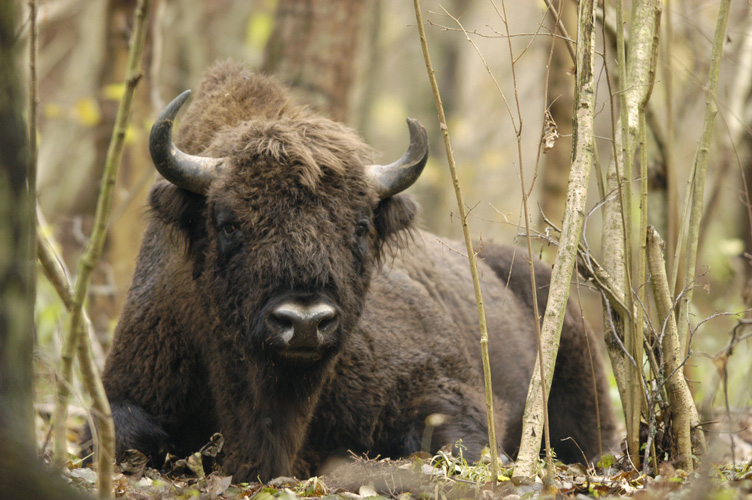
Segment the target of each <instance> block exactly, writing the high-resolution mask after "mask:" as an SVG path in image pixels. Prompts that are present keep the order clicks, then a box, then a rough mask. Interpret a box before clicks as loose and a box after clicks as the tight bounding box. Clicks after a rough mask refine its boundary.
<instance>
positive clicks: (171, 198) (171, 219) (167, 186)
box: [149, 182, 208, 279]
mask: <svg viewBox="0 0 752 500" xmlns="http://www.w3.org/2000/svg"><path fill="white" fill-rule="evenodd" d="M149 205H150V206H151V212H152V216H153V217H154V218H155V219H157V220H159V221H161V222H163V223H164V224H166V225H167V226H168V227H169V228H171V229H172V230H173V232H174V233H177V235H178V236H179V237H182V239H183V240H184V241H185V243H186V250H187V255H188V257H189V259H190V260H191V261H192V262H193V278H194V279H195V278H197V277H198V276H199V275H200V274H201V273H202V272H203V269H204V256H205V252H206V247H207V242H208V240H207V233H206V223H205V221H206V197H205V196H203V195H200V194H196V193H192V192H190V191H186V190H185V189H182V188H179V187H177V186H175V185H174V184H171V183H169V182H158V183H157V184H155V185H154V187H153V188H152V190H151V192H150V193H149Z"/></svg>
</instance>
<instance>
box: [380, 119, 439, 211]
mask: <svg viewBox="0 0 752 500" xmlns="http://www.w3.org/2000/svg"><path fill="white" fill-rule="evenodd" d="M407 127H408V128H409V129H410V146H409V147H408V148H407V152H405V154H404V155H402V158H400V159H399V160H397V161H396V162H394V163H390V164H389V165H370V166H369V167H368V172H369V174H370V176H371V180H372V181H373V185H374V187H375V188H376V192H377V193H378V194H379V197H380V198H381V199H382V200H384V199H386V198H389V197H391V196H394V195H395V194H397V193H400V192H402V191H404V190H405V189H407V188H409V187H410V186H411V185H412V184H413V183H414V182H415V181H416V180H417V179H418V177H419V176H420V174H421V172H423V167H425V166H426V161H427V160H428V134H427V133H426V129H425V128H424V127H423V125H421V124H420V123H419V122H418V120H414V119H412V118H408V119H407Z"/></svg>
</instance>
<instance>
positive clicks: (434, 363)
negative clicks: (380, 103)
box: [104, 62, 613, 480]
mask: <svg viewBox="0 0 752 500" xmlns="http://www.w3.org/2000/svg"><path fill="white" fill-rule="evenodd" d="M186 98H187V93H185V94H183V95H181V96H180V97H178V98H177V99H176V100H175V101H173V102H172V103H171V104H170V105H169V106H168V107H167V108H166V109H165V111H164V112H163V113H162V115H160V117H159V119H158V120H157V122H156V124H155V125H154V128H153V129H152V139H151V151H152V158H153V160H154V163H155V165H156V167H157V169H158V170H159V171H160V172H161V173H162V175H163V176H164V177H165V179H166V181H161V182H158V183H157V184H156V185H155V186H154V188H153V189H152V191H151V194H150V199H149V203H150V206H151V214H152V217H151V221H150V224H149V227H148V229H147V231H146V233H145V235H144V239H143V243H142V246H141V251H140V255H139V258H138V264H137V268H136V273H135V276H134V279H133V284H132V286H131V289H130V292H129V294H128V299H127V302H126V304H125V307H124V309H123V313H122V317H121V319H120V324H119V325H118V327H117V330H116V332H115V339H114V343H113V346H112V351H111V352H110V354H109V357H108V359H107V366H106V368H105V373H104V383H105V387H106V390H107V394H108V396H109V399H110V403H111V405H112V411H113V417H114V419H115V427H116V432H117V452H118V454H119V455H120V454H122V453H123V452H124V451H125V450H126V449H129V448H136V449H139V450H141V451H143V452H145V453H146V454H148V455H149V456H151V457H152V459H154V460H158V459H159V458H160V457H161V456H163V455H164V453H165V452H167V451H169V452H171V453H173V454H183V455H184V454H186V453H189V452H192V451H195V450H196V449H198V448H199V447H200V446H201V445H202V444H204V443H205V442H206V441H207V440H208V438H209V437H210V436H211V435H212V433H214V432H217V431H219V432H222V433H223V434H224V436H225V453H226V455H225V459H224V466H225V468H226V469H227V470H228V471H229V472H230V473H233V474H234V478H235V480H253V479H256V478H257V477H258V478H261V479H263V480H266V479H269V478H272V477H275V476H278V475H290V474H305V473H309V472H313V471H316V470H317V467H319V466H320V465H321V464H322V463H323V461H324V460H325V459H326V458H327V457H329V456H331V455H333V454H335V453H341V452H344V451H346V450H352V451H353V452H356V453H365V452H367V453H369V454H370V455H371V456H375V455H381V456H404V455H407V454H410V453H412V452H415V451H419V450H420V448H421V440H422V437H423V433H424V428H425V420H426V417H427V416H429V415H431V414H435V413H438V414H443V415H445V416H446V422H445V423H444V424H443V425H441V426H439V427H437V428H436V429H434V430H433V433H432V439H431V441H430V448H431V451H436V450H437V449H438V448H440V447H442V446H444V445H447V444H453V443H455V442H456V441H457V440H459V439H462V443H463V445H464V446H466V447H467V452H466V453H467V454H468V456H472V457H476V458H477V457H478V456H479V453H480V452H481V450H482V448H483V446H484V445H485V444H486V443H487V425H486V416H485V406H484V399H483V389H482V382H481V378H480V373H481V362H480V355H479V348H478V345H479V343H478V328H477V323H478V321H477V313H476V306H475V302H474V295H473V290H472V285H471V282H470V278H469V273H468V271H467V261H466V258H465V257H463V256H462V255H460V254H459V253H456V252H453V251H451V250H448V249H447V248H446V247H445V245H443V244H442V243H440V242H438V240H437V238H436V237H435V236H433V235H431V234H429V233H425V232H423V231H419V230H417V229H415V222H414V219H415V216H416V212H417V210H418V208H417V206H416V204H415V202H414V201H413V200H412V199H411V198H410V197H408V196H405V195H402V194H399V193H400V192H401V191H403V190H404V189H406V188H407V187H408V186H410V184H412V183H413V182H414V181H415V180H416V179H417V177H418V176H419V174H420V172H421V170H422V168H423V166H424V164H425V161H426V157H427V139H426V133H425V130H424V129H423V128H422V126H420V125H419V124H418V123H417V122H415V121H410V120H409V121H408V123H409V129H410V136H411V142H410V146H409V149H408V151H407V153H405V155H404V156H403V157H402V158H401V159H400V160H398V161H397V162H395V163H393V164H391V165H387V166H374V165H370V159H371V150H370V149H369V148H368V146H366V145H365V144H364V143H363V142H362V140H361V139H360V138H359V137H358V136H357V135H356V134H355V133H354V132H353V131H352V130H350V129H349V128H347V127H345V126H343V125H341V124H339V123H335V122H332V121H330V120H328V119H325V118H320V117H318V116H316V115H315V114H314V113H313V112H312V111H310V110H309V109H307V108H305V107H302V106H299V105H297V104H295V103H294V102H293V101H292V100H291V99H290V98H289V97H288V92H287V91H286V90H285V89H283V88H282V87H281V86H280V85H279V84H278V83H277V82H276V81H275V80H274V79H271V78H268V77H263V76H258V75H253V74H251V73H250V72H249V71H247V70H246V69H245V68H244V67H242V66H241V65H239V64H236V63H231V62H226V63H220V64H218V65H216V66H215V67H214V68H212V69H211V70H210V71H209V72H208V74H207V75H206V76H205V78H204V80H203V82H202V83H201V85H200V88H199V91H198V93H197V95H196V97H195V99H194V101H193V103H192V104H191V106H190V107H189V108H188V110H187V111H186V112H185V116H184V117H183V118H182V120H181V127H180V131H179V140H178V142H177V146H175V145H173V143H172V139H171V137H172V123H173V120H174V118H175V116H176V114H177V112H178V110H179V109H180V107H181V105H182V104H183V102H184V101H185V99H186ZM449 245H453V243H449ZM457 248H462V246H461V245H457ZM480 257H481V259H480V263H479V266H480V275H481V278H482V281H483V287H484V290H483V293H484V298H485V303H486V307H487V318H488V325H489V336H490V341H489V348H490V353H491V363H492V366H493V388H494V392H495V397H496V401H497V404H498V406H497V411H496V425H497V427H498V433H497V435H498V436H499V442H498V443H497V445H498V446H500V447H501V448H503V449H504V450H505V451H506V452H507V453H509V454H512V455H513V454H514V452H515V448H516V446H517V445H518V442H519V435H520V427H521V423H520V421H521V415H522V412H523V408H524V402H525V396H526V392H527V386H528V381H529V379H530V374H531V371H532V368H533V364H534V360H535V354H536V335H535V327H534V322H533V312H532V307H531V301H532V299H531V290H530V284H529V268H528V266H527V264H526V261H525V258H524V257H523V256H522V255H517V257H516V259H515V251H514V250H513V249H511V248H506V247H500V246H494V245H489V244H487V243H486V244H484V246H483V250H482V254H481V256H480ZM513 262H514V265H512V264H513ZM536 273H537V278H536V279H537V283H539V284H540V289H539V290H538V300H539V302H540V306H541V308H542V307H543V306H545V302H546V296H547V293H546V286H547V283H548V280H549V271H548V269H547V268H546V267H545V266H544V265H543V264H541V263H536ZM507 283H509V285H508V286H507ZM586 342H587V335H586V333H585V331H584V328H583V325H582V322H581V320H580V318H579V314H578V313H577V312H576V311H575V310H574V309H573V308H571V307H570V310H569V311H568V313H567V317H566V320H565V323H564V330H563V333H562V341H561V350H560V353H559V358H558V359H559V361H558V362H557V368H556V376H555V378H554V383H553V389H552V392H551V399H550V408H551V432H552V437H553V439H552V443H553V445H554V447H555V449H556V452H557V454H558V456H559V457H560V458H562V459H563V460H565V461H583V459H584V458H585V457H587V458H588V459H590V458H593V457H595V456H596V455H597V452H598V444H597V443H598V439H597V425H596V417H595V415H596V412H595V403H594V389H593V386H594V384H593V376H594V377H595V385H596V386H597V392H598V395H599V398H598V400H599V402H600V415H601V429H602V431H603V434H604V437H605V438H606V440H607V441H608V438H609V437H610V436H611V433H612V431H613V420H612V416H611V408H610V404H609V398H608V394H607V390H606V383H605V379H604V375H603V370H602V366H601V360H600V357H599V356H598V355H597V351H595V350H594V351H593V352H594V359H593V366H594V375H593V371H592V370H591V364H590V359H589V357H588V349H587V346H586ZM594 344H595V342H591V347H592V348H594V347H595V345H594ZM564 438H572V439H570V440H564V441H562V440H563V439H564ZM578 447H579V449H578ZM580 449H581V450H582V451H580ZM583 453H584V456H583Z"/></svg>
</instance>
